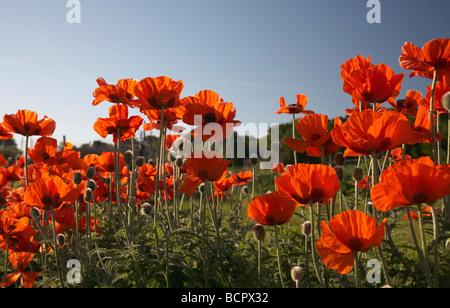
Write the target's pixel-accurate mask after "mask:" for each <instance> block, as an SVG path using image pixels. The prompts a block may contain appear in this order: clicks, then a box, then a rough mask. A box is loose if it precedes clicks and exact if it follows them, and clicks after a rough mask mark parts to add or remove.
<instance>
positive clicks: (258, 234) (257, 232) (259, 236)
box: [253, 224, 266, 241]
mask: <svg viewBox="0 0 450 308" xmlns="http://www.w3.org/2000/svg"><path fill="white" fill-rule="evenodd" d="M253 237H254V238H255V240H257V241H263V240H264V238H265V237H266V229H265V228H264V226H263V225H260V224H256V225H255V226H254V227H253Z"/></svg>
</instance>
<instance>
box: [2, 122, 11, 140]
mask: <svg viewBox="0 0 450 308" xmlns="http://www.w3.org/2000/svg"><path fill="white" fill-rule="evenodd" d="M12 137H13V134H11V133H10V132H8V131H7V130H6V129H5V128H4V127H3V126H2V124H1V123H0V140H7V139H11V138H12Z"/></svg>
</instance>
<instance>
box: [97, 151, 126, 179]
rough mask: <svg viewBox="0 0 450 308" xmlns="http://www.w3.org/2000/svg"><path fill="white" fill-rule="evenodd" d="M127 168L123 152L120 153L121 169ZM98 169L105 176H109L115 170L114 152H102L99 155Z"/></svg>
mask: <svg viewBox="0 0 450 308" xmlns="http://www.w3.org/2000/svg"><path fill="white" fill-rule="evenodd" d="M123 169H126V165H125V161H124V160H123V154H122V153H119V170H123ZM97 171H98V172H99V173H100V175H101V176H103V177H109V176H110V174H111V173H112V172H114V152H102V154H100V155H99V156H98V157H97Z"/></svg>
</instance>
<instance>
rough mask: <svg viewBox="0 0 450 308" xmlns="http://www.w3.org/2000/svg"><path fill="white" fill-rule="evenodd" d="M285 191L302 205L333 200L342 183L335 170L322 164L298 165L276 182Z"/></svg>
mask: <svg viewBox="0 0 450 308" xmlns="http://www.w3.org/2000/svg"><path fill="white" fill-rule="evenodd" d="M275 184H276V187H277V190H279V191H283V192H285V193H286V194H288V195H289V196H291V197H292V198H293V199H294V200H296V201H297V202H298V203H299V204H300V205H305V204H309V202H310V201H311V202H313V203H315V202H320V201H325V200H327V199H329V198H333V197H334V195H335V194H336V192H337V191H338V190H339V189H340V186H341V183H340V181H339V177H338V176H337V174H336V171H335V170H334V168H332V167H330V166H327V165H322V164H296V165H292V166H290V167H289V169H287V171H286V172H285V173H284V174H282V175H281V176H279V177H278V178H277V179H276V180H275Z"/></svg>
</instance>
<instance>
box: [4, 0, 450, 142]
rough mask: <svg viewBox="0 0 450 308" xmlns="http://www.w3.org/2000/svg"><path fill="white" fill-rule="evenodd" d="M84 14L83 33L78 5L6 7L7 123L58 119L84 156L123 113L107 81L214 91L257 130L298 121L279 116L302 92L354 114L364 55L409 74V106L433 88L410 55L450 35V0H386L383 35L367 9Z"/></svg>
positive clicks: (181, 3) (317, 6)
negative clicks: (353, 64)
mask: <svg viewBox="0 0 450 308" xmlns="http://www.w3.org/2000/svg"><path fill="white" fill-rule="evenodd" d="M80 3H81V23H79V24H70V23H68V22H67V19H66V15H67V13H68V12H69V10H70V8H67V7H66V4H67V1H66V0H42V1H35V0H1V2H0V42H1V48H0V93H1V95H0V116H2V115H3V114H11V113H15V112H16V111H17V110H18V109H30V110H33V111H36V112H37V113H38V114H39V116H40V117H41V116H43V115H47V116H48V117H50V118H53V119H54V120H55V121H56V127H57V128H56V131H55V134H54V135H53V137H54V138H57V139H58V140H60V141H61V140H62V136H63V135H65V136H66V140H67V141H69V142H71V143H73V144H74V145H81V144H83V143H88V142H91V141H93V140H103V139H102V138H101V137H100V136H99V135H98V134H97V133H96V132H95V131H94V130H93V128H92V126H93V124H94V123H95V121H96V120H97V118H98V117H107V115H108V108H109V107H110V106H111V104H110V103H108V102H103V103H102V104H100V105H99V106H95V107H94V106H92V105H91V102H92V99H93V97H92V92H93V91H94V90H95V88H96V87H97V84H96V82H95V80H96V78H97V77H100V76H101V77H104V78H105V79H106V81H107V82H109V83H116V82H117V80H119V79H121V78H136V79H142V78H145V77H156V76H161V75H165V76H169V77H171V78H173V79H175V80H180V79H182V80H183V82H184V85H185V87H184V90H183V92H182V96H189V95H194V94H195V93H196V92H198V91H200V90H204V89H211V90H214V91H216V92H217V93H219V95H220V96H221V97H222V98H224V100H225V101H229V102H233V103H234V104H235V107H236V108H237V115H236V119H238V120H241V121H242V122H243V127H244V128H245V125H247V124H248V123H257V124H258V123H265V124H267V125H269V124H271V123H285V122H288V121H290V120H291V117H290V116H289V115H275V114H274V112H275V111H276V110H277V109H278V108H279V101H278V99H279V97H280V96H284V97H285V99H286V101H287V103H288V104H290V103H295V99H296V94H297V93H303V94H306V95H308V106H307V107H308V109H312V110H314V111H316V112H317V113H322V114H327V115H328V116H329V117H334V116H336V115H343V114H344V110H345V109H346V108H351V107H352V104H351V98H350V96H349V95H347V94H345V93H344V92H343V91H342V80H341V79H340V66H341V64H343V63H344V62H345V61H346V60H347V59H349V58H353V57H355V56H357V55H359V54H361V55H363V56H364V57H367V55H370V56H371V58H372V62H373V63H376V64H378V63H385V64H387V65H389V66H390V67H392V68H393V69H394V70H395V72H396V73H401V72H405V74H406V76H405V78H404V81H403V85H402V92H401V94H400V96H402V95H403V96H404V94H405V93H406V91H407V90H410V89H416V90H418V91H421V92H422V93H424V94H425V93H426V88H425V87H426V85H428V84H429V83H430V81H429V80H426V79H423V78H419V77H414V78H409V77H408V74H409V72H408V71H405V70H402V69H401V68H400V67H399V65H398V57H399V56H400V54H401V48H402V46H403V44H404V42H406V41H410V42H412V43H414V44H415V45H417V46H420V47H422V46H423V44H424V43H426V42H427V41H429V40H432V39H434V38H438V37H449V34H450V33H449V29H450V28H449V26H450V24H449V22H448V20H449V19H448V12H449V11H450V1H448V0H433V1H425V0H414V1H411V0H389V1H388V0H380V3H381V23H380V24H369V23H368V22H367V20H366V14H367V12H368V11H369V10H370V8H367V7H366V4H367V1H366V0H341V1H336V0H277V1H275V0H164V1H149V0H148V1H144V0H127V1H125V0H80ZM131 114H138V113H137V112H134V111H132V112H131ZM259 133H262V132H259ZM105 141H106V142H112V139H111V137H108V138H106V139H105ZM20 142H21V141H20V139H18V143H19V145H20Z"/></svg>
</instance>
